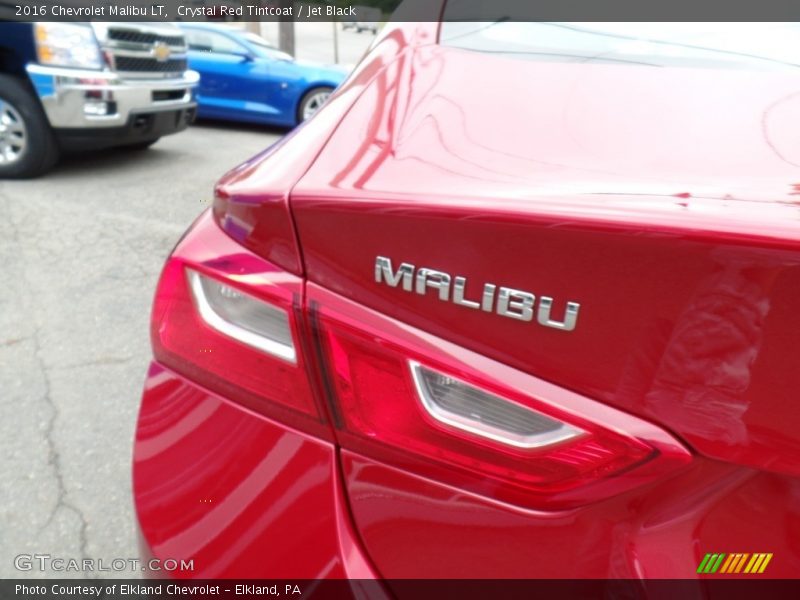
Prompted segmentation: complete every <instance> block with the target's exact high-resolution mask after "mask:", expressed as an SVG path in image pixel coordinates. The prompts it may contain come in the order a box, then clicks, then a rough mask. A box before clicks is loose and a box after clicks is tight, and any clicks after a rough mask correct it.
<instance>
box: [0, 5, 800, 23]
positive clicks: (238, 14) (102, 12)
mask: <svg viewBox="0 0 800 600" xmlns="http://www.w3.org/2000/svg"><path fill="white" fill-rule="evenodd" d="M0 19H4V20H15V21H26V22H33V21H151V22H174V21H285V20H292V21H297V22H302V21H356V22H358V21H361V22H370V23H376V22H377V23H381V22H384V21H388V20H396V21H411V22H415V21H438V20H445V21H490V22H493V21H596V22H599V21H628V22H642V21H687V22H688V21H704V22H707V21H740V22H749V21H762V22H766V21H800V2H798V1H797V0H759V1H758V2H753V1H747V0H669V1H663V0H352V1H346V0H313V1H306V2H303V1H294V0H39V1H38V2H37V1H31V0H0Z"/></svg>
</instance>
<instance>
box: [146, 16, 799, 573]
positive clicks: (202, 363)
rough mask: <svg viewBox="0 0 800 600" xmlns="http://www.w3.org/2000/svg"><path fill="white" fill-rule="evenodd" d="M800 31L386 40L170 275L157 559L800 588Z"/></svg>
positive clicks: (153, 538) (558, 31) (159, 340)
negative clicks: (762, 580) (799, 583)
mask: <svg viewBox="0 0 800 600" xmlns="http://www.w3.org/2000/svg"><path fill="white" fill-rule="evenodd" d="M797 40H798V35H797V29H796V26H794V25H789V24H771V25H767V24H763V25H761V24H750V25H749V26H742V25H735V24H710V23H704V24H669V25H668V24H653V25H648V24H641V23H639V24H599V23H598V24H577V23H571V24H557V23H514V22H510V21H504V20H502V19H501V20H500V21H497V22H488V23H463V22H462V23H456V22H444V23H441V24H440V23H406V24H403V25H391V24H390V25H389V26H387V30H386V31H385V32H384V33H383V34H382V35H381V37H380V38H379V39H378V40H377V41H376V43H375V44H374V45H373V48H372V49H371V51H370V52H369V53H368V54H367V56H366V57H365V58H364V60H363V61H362V62H361V64H360V65H359V66H358V67H357V69H356V71H355V72H354V73H353V74H352V75H351V77H350V79H349V80H348V82H347V83H346V84H345V85H344V86H343V87H342V88H341V89H340V90H339V91H338V92H337V93H336V94H335V95H334V96H332V97H331V99H330V101H329V103H328V104H327V105H326V107H325V108H324V109H323V110H321V111H320V112H319V113H318V114H317V116H315V117H314V118H313V119H312V120H310V121H309V122H308V123H306V124H305V125H304V126H302V127H301V128H300V129H298V130H296V131H295V132H294V133H293V134H291V135H289V136H287V137H286V138H285V139H284V140H282V141H281V142H280V143H279V144H277V145H276V146H275V147H273V148H271V149H269V150H268V151H266V152H265V153H263V154H262V155H260V156H257V157H255V158H254V159H252V160H251V161H249V162H248V163H245V164H243V165H241V166H239V167H237V168H236V169H234V170H233V171H231V172H230V173H228V174H227V175H225V176H224V177H223V179H222V180H221V181H220V182H219V184H218V185H217V188H216V194H215V202H214V207H213V209H212V210H210V211H208V212H207V213H205V214H203V215H202V216H201V217H200V218H199V219H198V220H197V222H196V223H195V224H194V225H193V226H192V228H191V229H190V230H189V231H188V232H187V233H186V235H185V236H184V237H183V239H182V240H181V241H180V242H179V244H178V245H177V247H176V248H175V250H174V252H173V253H172V255H171V257H170V258H169V260H168V261H167V263H166V265H165V267H164V271H163V274H162V276H161V280H160V282H159V285H158V290H157V292H156V297H155V301H154V308H153V316H152V332H151V333H152V343H153V353H154V358H153V362H152V365H151V367H150V370H149V373H148V377H147V381H146V383H145V390H144V395H143V399H142V406H141V412H140V415H139V422H138V428H137V434H136V442H135V450H134V474H133V475H134V495H135V503H136V509H137V514H138V519H139V528H140V531H141V539H142V548H143V551H144V552H145V553H146V554H150V555H152V556H155V557H159V558H172V559H179V560H181V559H182V560H191V561H193V565H194V570H193V571H191V572H188V571H186V572H176V573H174V575H177V576H181V577H184V576H192V577H200V578H218V577H220V578H303V579H316V578H345V577H348V578H372V577H381V578H389V579H395V578H567V579H573V578H711V577H754V576H755V577H758V576H764V577H780V578H789V577H796V576H797V575H798V573H800V410H797V408H796V402H797V400H798V394H797V390H798V389H800V369H798V364H800V363H799V361H800V351H798V349H799V348H800V312H799V311H798V299H800V195H798V194H800V135H798V132H797V124H798V122H800V94H799V93H798V84H797V81H798V77H797V76H798V70H797V69H798V66H797V64H796V63H797V61H798V59H797V56H800V48H798V45H799V44H798V42H797Z"/></svg>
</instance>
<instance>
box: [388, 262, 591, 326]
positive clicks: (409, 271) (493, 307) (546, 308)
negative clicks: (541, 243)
mask: <svg viewBox="0 0 800 600" xmlns="http://www.w3.org/2000/svg"><path fill="white" fill-rule="evenodd" d="M375 281H376V282H377V283H385V284H386V285H388V286H391V287H397V286H398V285H400V284H402V286H401V287H402V288H403V289H404V290H405V291H407V292H414V291H415V292H416V293H417V294H420V295H422V296H424V295H425V294H426V293H427V291H428V289H429V288H430V289H434V290H437V291H438V296H439V300H442V301H443V302H452V303H453V304H458V305H459V306H466V307H467V308H471V309H474V310H482V311H485V312H488V313H491V312H493V313H497V314H498V315H501V316H503V317H508V318H509V319H518V320H520V321H531V320H533V311H534V307H535V308H536V321H537V322H538V323H539V324H540V325H544V326H545V327H552V328H553V329H561V330H563V331H572V330H573V329H575V325H576V324H577V322H578V311H579V310H580V307H581V305H580V304H578V303H577V302H567V306H566V308H565V310H564V320H563V321H555V320H553V319H551V318H550V311H551V310H552V308H553V299H552V298H551V297H549V296H540V297H539V303H538V306H537V305H536V296H535V295H534V294H532V293H530V292H526V291H523V290H515V289H514V288H509V287H504V286H497V285H495V284H494V283H484V284H483V293H482V294H481V299H480V301H478V300H469V299H467V298H466V288H467V278H466V277H461V276H459V275H456V276H455V277H451V276H450V274H449V273H444V272H443V271H436V270H434V269H428V268H427V267H421V268H417V267H415V266H414V265H412V264H410V263H405V262H404V263H400V266H399V267H398V268H397V270H396V271H395V270H394V268H393V267H392V259H390V258H386V257H385V256H377V257H375ZM451 289H452V295H451Z"/></svg>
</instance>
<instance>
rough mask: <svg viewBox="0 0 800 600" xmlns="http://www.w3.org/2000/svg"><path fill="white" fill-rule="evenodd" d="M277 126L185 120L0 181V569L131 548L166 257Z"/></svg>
mask: <svg viewBox="0 0 800 600" xmlns="http://www.w3.org/2000/svg"><path fill="white" fill-rule="evenodd" d="M283 133H284V132H283V131H280V130H272V129H266V128H259V127H252V126H247V127H241V126H239V127H237V126H232V127H231V126H228V125H203V126H194V127H192V128H190V129H189V130H188V131H185V132H183V133H180V134H177V135H174V136H169V137H166V138H163V139H162V140H160V141H159V142H158V143H157V144H156V145H154V146H153V147H152V148H151V149H149V150H146V151H127V150H115V151H105V152H101V153H95V154H88V155H83V156H76V157H72V158H70V159H69V160H66V161H64V162H62V163H61V164H60V165H59V166H58V167H57V169H56V170H55V171H53V172H52V173H50V174H48V175H47V176H45V177H43V178H41V179H38V180H33V181H0V275H2V277H0V578H12V577H27V576H34V577H84V576H86V575H87V574H84V573H75V572H57V571H53V570H52V569H50V570H47V571H46V572H43V573H41V572H38V571H37V570H34V571H31V572H21V571H18V570H17V569H16V568H15V566H14V558H15V557H16V556H19V555H25V554H31V555H32V554H49V555H51V556H52V557H61V558H67V559H69V558H76V559H82V558H92V559H95V560H97V559H103V560H104V562H105V563H106V564H109V563H110V561H111V560H112V559H115V558H122V559H127V558H134V557H137V555H138V553H137V549H136V541H135V520H134V515H133V506H132V501H131V484H130V468H131V447H132V440H133V434H134V426H135V422H136V412H137V408H138V402H139V395H140V392H141V388H142V383H143V379H144V374H145V371H146V369H147V364H148V361H149V359H150V347H149V339H148V335H149V334H148V321H149V311H150V304H151V300H152V297H153V293H154V290H155V285H156V282H157V279H158V275H159V272H160V269H161V266H162V265H163V262H164V259H165V258H166V256H167V255H168V254H169V252H170V250H171V249H172V248H173V246H174V245H175V243H176V241H177V240H178V238H179V236H180V235H181V233H182V232H183V231H184V230H185V229H186V227H187V226H188V225H190V224H191V222H192V221H193V220H194V219H195V218H196V217H197V215H198V214H200V212H201V211H203V210H204V209H205V208H207V207H208V206H209V203H210V200H211V194H212V187H213V184H214V182H215V180H216V179H217V178H218V177H219V176H220V175H221V174H222V173H223V172H224V171H226V170H227V169H228V168H231V167H233V166H235V165H236V164H238V163H240V162H242V161H243V160H245V159H247V158H248V157H250V156H251V155H253V154H255V153H256V152H258V151H259V150H261V149H263V148H265V147H267V146H269V145H270V144H271V143H273V142H274V141H276V140H277V139H279V137H280V136H281V135H282V134H283ZM89 575H90V574H89ZM115 575H116V576H119V577H132V576H136V575H137V573H131V572H126V571H122V572H117V573H113V572H112V573H103V574H102V576H103V577H108V576H115Z"/></svg>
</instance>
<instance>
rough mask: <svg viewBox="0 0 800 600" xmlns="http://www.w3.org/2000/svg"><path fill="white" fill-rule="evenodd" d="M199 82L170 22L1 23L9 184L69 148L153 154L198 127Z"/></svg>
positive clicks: (0, 115) (3, 143)
mask: <svg viewBox="0 0 800 600" xmlns="http://www.w3.org/2000/svg"><path fill="white" fill-rule="evenodd" d="M198 80H199V76H198V74H197V73H196V72H194V71H191V70H189V69H188V68H187V55H186V43H185V38H184V36H183V34H182V33H181V31H180V29H178V28H177V27H175V26H174V25H171V24H154V23H131V22H126V23H91V24H90V23H18V22H2V21H0V178H10V177H35V176H37V175H40V174H42V173H44V172H45V171H47V170H48V169H49V168H50V167H52V166H53V165H54V164H55V163H56V161H57V160H58V158H59V156H60V154H61V153H62V152H64V151H70V150H75V149H98V148H107V147H111V146H126V147H130V148H147V147H148V146H150V145H151V144H153V143H154V142H155V141H156V140H158V139H159V138H160V137H161V136H164V135H167V134H171V133H176V132H178V131H181V130H183V129H185V128H186V127H187V126H188V125H189V124H190V123H191V122H192V120H193V119H194V116H195V111H196V102H195V96H194V90H195V87H196V86H197V83H198Z"/></svg>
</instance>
